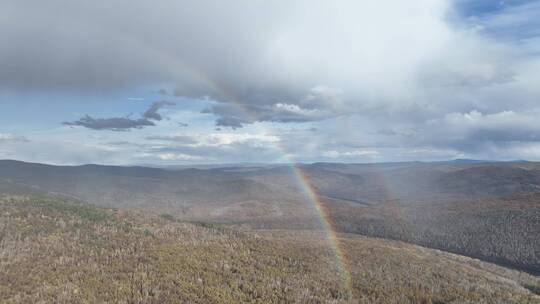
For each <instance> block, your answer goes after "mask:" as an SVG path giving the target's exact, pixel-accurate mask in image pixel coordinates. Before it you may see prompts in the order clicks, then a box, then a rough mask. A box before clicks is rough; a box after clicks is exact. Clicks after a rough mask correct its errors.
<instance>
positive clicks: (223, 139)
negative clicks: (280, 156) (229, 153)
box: [146, 132, 280, 147]
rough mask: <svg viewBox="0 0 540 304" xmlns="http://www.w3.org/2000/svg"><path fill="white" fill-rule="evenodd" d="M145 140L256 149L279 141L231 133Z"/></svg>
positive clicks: (260, 134) (256, 135)
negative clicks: (236, 145)
mask: <svg viewBox="0 0 540 304" xmlns="http://www.w3.org/2000/svg"><path fill="white" fill-rule="evenodd" d="M146 139H147V140H151V141H164V142H169V143H171V144H174V145H176V146H184V147H224V146H231V145H235V144H243V145H250V146H253V147H256V146H263V145H275V144H276V143H278V142H279V141H280V138H279V137H278V136H276V135H271V134H264V133H231V132H224V133H199V134H189V135H188V134H178V135H166V136H162V135H161V136H147V137H146Z"/></svg>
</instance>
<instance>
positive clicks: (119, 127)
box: [62, 101, 175, 131]
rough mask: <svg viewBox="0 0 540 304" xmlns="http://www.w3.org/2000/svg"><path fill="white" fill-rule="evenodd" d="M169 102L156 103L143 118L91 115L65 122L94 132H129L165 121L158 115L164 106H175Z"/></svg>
mask: <svg viewBox="0 0 540 304" xmlns="http://www.w3.org/2000/svg"><path fill="white" fill-rule="evenodd" d="M174 104H175V103H173V102H169V101H156V102H154V103H152V104H151V105H150V107H149V108H148V109H147V110H146V111H145V112H144V113H142V115H141V116H142V117H141V118H137V119H133V118H130V117H129V116H128V117H112V118H94V117H92V116H90V115H85V116H84V117H82V118H81V119H79V120H76V121H73V122H64V123H62V124H64V125H66V126H80V127H85V128H88V129H93V130H110V131H127V130H130V129H141V128H144V127H148V126H155V123H154V121H160V120H162V119H163V117H162V116H161V114H159V113H158V111H159V109H161V108H162V107H164V106H168V105H174Z"/></svg>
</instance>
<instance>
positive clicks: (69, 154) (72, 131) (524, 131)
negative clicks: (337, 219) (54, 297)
mask: <svg viewBox="0 0 540 304" xmlns="http://www.w3.org/2000/svg"><path fill="white" fill-rule="evenodd" d="M0 39H1V43H0V159H17V160H23V161H31V162H42V163H50V164H62V165H76V164H87V163H97V164H113V165H189V164H203V163H207V164H218V163H239V162H253V163H286V162H295V161H296V162H319V161H325V162H355V163H371V162H389V161H416V160H419V161H438V160H450V159H457V158H470V159H489V160H516V159H524V160H540V119H538V118H539V117H540V1H534V0H533V1H523V0H514V1H510V0H507V1H488V0H471V1H466V0H417V1H402V0H366V1H356V0H336V1H326V0H324V1H323V0H287V1H285V0H275V1H264V0H234V1H228V2H227V3H226V5H225V4H224V2H223V1H218V0H198V1H185V0H162V1H147V0H109V1H88V0H78V1H72V0H50V1H30V0H3V1H1V2H0Z"/></svg>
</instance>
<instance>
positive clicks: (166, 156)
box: [157, 153, 207, 161]
mask: <svg viewBox="0 0 540 304" xmlns="http://www.w3.org/2000/svg"><path fill="white" fill-rule="evenodd" d="M157 157H158V158H159V159H160V160H165V161H203V160H207V159H205V158H204V157H200V156H196V155H189V154H183V153H160V154H158V155H157Z"/></svg>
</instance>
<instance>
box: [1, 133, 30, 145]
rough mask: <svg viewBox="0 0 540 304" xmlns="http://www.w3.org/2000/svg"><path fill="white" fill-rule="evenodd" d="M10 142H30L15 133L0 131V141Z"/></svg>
mask: <svg viewBox="0 0 540 304" xmlns="http://www.w3.org/2000/svg"><path fill="white" fill-rule="evenodd" d="M3 142H4V143H5V142H11V143H26V142H30V140H28V139H27V138H26V137H24V136H20V135H15V134H11V133H0V143H3Z"/></svg>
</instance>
